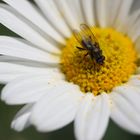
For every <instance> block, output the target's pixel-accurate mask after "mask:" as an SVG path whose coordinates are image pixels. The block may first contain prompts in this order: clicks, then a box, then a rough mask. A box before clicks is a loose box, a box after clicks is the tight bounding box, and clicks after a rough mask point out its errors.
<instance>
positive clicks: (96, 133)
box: [75, 94, 110, 140]
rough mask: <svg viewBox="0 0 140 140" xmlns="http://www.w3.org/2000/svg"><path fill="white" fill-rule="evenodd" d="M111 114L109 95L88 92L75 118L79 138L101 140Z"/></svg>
mask: <svg viewBox="0 0 140 140" xmlns="http://www.w3.org/2000/svg"><path fill="white" fill-rule="evenodd" d="M109 115H110V108H109V100H108V96H107V95H105V94H103V95H101V96H99V97H93V95H92V94H89V95H88V94H87V95H86V97H85V98H84V99H83V101H82V103H81V104H80V107H79V110H78V112H77V115H76V120H75V135H76V137H77V139H78V140H100V139H101V138H102V137H103V135H104V133H105V130H106V128H107V125H108V121H109Z"/></svg>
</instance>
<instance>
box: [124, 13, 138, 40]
mask: <svg viewBox="0 0 140 140" xmlns="http://www.w3.org/2000/svg"><path fill="white" fill-rule="evenodd" d="M139 17H140V10H137V11H135V12H133V13H132V14H131V15H130V16H129V17H128V19H127V20H126V22H125V25H124V28H125V32H126V33H127V34H128V35H129V36H130V37H132V38H133V35H134V34H135V32H134V31H135V29H134V28H135V25H136V22H137V21H138V19H139Z"/></svg>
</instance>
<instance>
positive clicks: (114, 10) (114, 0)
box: [106, 0, 122, 26]
mask: <svg viewBox="0 0 140 140" xmlns="http://www.w3.org/2000/svg"><path fill="white" fill-rule="evenodd" d="M121 2H122V0H108V1H107V3H108V5H109V6H108V8H107V10H108V13H107V14H108V15H106V16H108V18H107V22H108V25H110V26H113V25H114V22H115V19H116V16H117V14H118V12H119V8H120V5H121Z"/></svg>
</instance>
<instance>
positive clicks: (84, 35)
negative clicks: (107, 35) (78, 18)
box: [73, 24, 105, 65]
mask: <svg viewBox="0 0 140 140" xmlns="http://www.w3.org/2000/svg"><path fill="white" fill-rule="evenodd" d="M80 30H81V32H79V31H77V30H74V31H73V33H74V36H75V38H76V40H77V41H78V42H79V43H80V45H81V46H82V47H79V46H76V47H77V49H79V50H81V51H87V53H86V55H89V56H90V57H91V59H92V60H95V62H96V63H97V64H99V65H103V64H104V60H105V56H104V55H103V54H102V50H101V49H100V45H99V43H98V41H97V39H96V37H95V35H94V34H93V32H92V31H91V30H90V28H89V26H88V25H86V24H81V25H80Z"/></svg>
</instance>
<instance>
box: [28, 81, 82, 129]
mask: <svg viewBox="0 0 140 140" xmlns="http://www.w3.org/2000/svg"><path fill="white" fill-rule="evenodd" d="M81 96H82V94H81V92H80V90H79V88H78V86H75V85H73V84H70V83H66V82H63V83H60V84H58V85H57V86H56V87H55V88H53V89H51V90H50V91H48V93H47V94H46V95H45V96H44V97H43V98H42V99H41V100H40V101H38V103H37V104H36V105H35V107H34V108H33V112H32V115H31V122H32V123H33V124H34V125H35V126H36V127H37V129H38V130H39V131H53V130H57V129H59V128H62V127H64V126H65V125H67V124H69V123H70V122H72V121H73V120H74V117H75V114H76V111H77V109H78V104H79V102H80V98H81ZM44 108H45V109H44ZM38 114H41V115H38Z"/></svg>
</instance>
